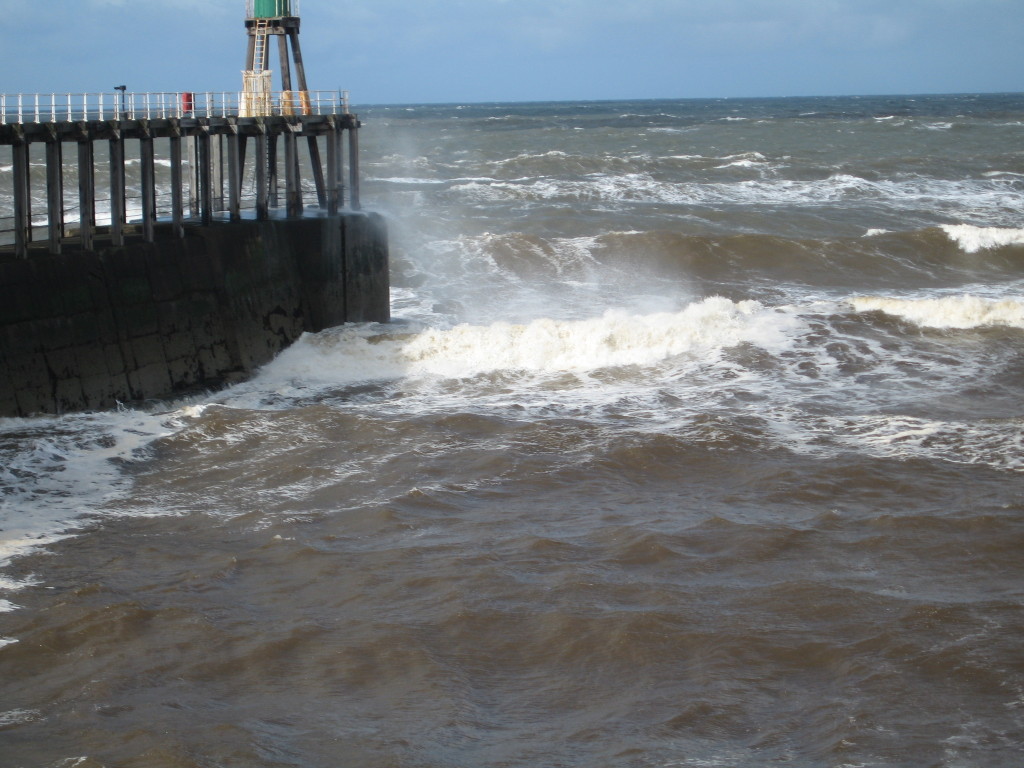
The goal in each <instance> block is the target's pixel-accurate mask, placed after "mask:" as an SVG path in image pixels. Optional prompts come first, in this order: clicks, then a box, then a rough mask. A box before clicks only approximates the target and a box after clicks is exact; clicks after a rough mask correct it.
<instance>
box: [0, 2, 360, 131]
mask: <svg viewBox="0 0 1024 768" xmlns="http://www.w3.org/2000/svg"><path fill="white" fill-rule="evenodd" d="M293 1H294V0H293ZM254 104H258V107H257V108H256V110H255V111H254V106H253V105H254ZM348 111H349V99H348V91H276V92H274V93H269V94H265V95H264V94H260V97H259V99H258V100H255V101H254V100H253V96H252V94H245V93H241V92H230V91H219V92H218V91H205V92H198V91H176V92H157V93H119V92H117V93H13V94H12V93H0V125H4V124H9V123H60V122H71V123H73V122H78V121H88V120H160V119H167V118H172V117H178V118H186V117H240V116H241V117H256V116H280V115H337V114H348Z"/></svg>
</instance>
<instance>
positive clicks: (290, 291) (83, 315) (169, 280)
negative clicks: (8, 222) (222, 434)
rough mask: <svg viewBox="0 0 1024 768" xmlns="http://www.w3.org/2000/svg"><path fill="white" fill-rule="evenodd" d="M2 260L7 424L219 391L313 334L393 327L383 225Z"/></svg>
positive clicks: (0, 317) (1, 409)
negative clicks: (358, 325) (356, 325)
mask: <svg viewBox="0 0 1024 768" xmlns="http://www.w3.org/2000/svg"><path fill="white" fill-rule="evenodd" d="M64 251H65V252H64V253H62V254H60V255H51V254H48V253H45V252H38V253H36V252H30V254H29V257H28V258H26V259H16V258H14V256H13V254H8V253H2V252H0V362H2V365H0V415H2V416H27V415H31V414H35V413H63V412H69V411H80V410H96V409H106V408H112V407H115V406H116V405H117V404H118V403H119V402H120V403H137V402H139V401H145V400H150V399H162V398H168V397H174V396H180V395H183V394H186V393H189V392H195V391H202V390H209V389H215V388H218V387H220V386H222V385H224V384H225V383H231V382H233V381H237V380H239V379H241V378H244V377H245V376H247V375H249V374H251V373H252V372H253V371H254V370H255V369H256V368H257V367H259V366H260V365H263V364H264V363H266V362H268V361H269V360H271V359H272V358H273V357H274V356H275V355H276V354H277V353H278V352H280V351H281V350H282V349H284V348H285V347H286V346H288V345H289V344H291V343H292V342H293V341H294V340H295V339H297V338H298V337H299V335H301V334H302V333H303V332H304V331H318V330H322V329H324V328H327V327H331V326H334V325H340V324H342V323H345V322H366V321H375V322H386V321H387V320H388V319H389V306H388V294H389V284H388V264H387V260H388V246H387V232H386V227H385V225H384V221H383V219H382V218H381V217H380V216H379V215H377V214H373V213H362V212H353V213H346V214H341V215H340V216H337V217H316V218H303V219H291V220H271V221H259V222H257V221H234V222H216V223H214V224H213V225H211V226H206V227H198V226H197V227H187V228H186V236H185V237H184V238H183V239H177V238H172V237H171V236H170V233H169V231H168V233H166V234H165V236H163V237H157V239H156V242H153V243H145V242H142V241H141V240H139V241H138V242H132V241H130V240H129V241H128V242H127V243H126V244H125V245H124V246H120V247H113V246H109V245H108V246H104V245H103V243H102V240H101V239H97V245H96V250H95V251H77V252H76V251H75V250H74V249H72V248H65V249H64Z"/></svg>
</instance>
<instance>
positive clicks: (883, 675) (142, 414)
mask: <svg viewBox="0 0 1024 768" xmlns="http://www.w3.org/2000/svg"><path fill="white" fill-rule="evenodd" d="M360 116H361V119H362V120H363V121H364V123H365V125H366V129H365V130H364V132H363V139H362V144H363V147H364V157H363V160H364V162H363V166H364V168H365V169H366V170H367V175H368V178H367V179H366V184H365V187H364V190H363V193H364V203H365V204H366V205H367V206H368V207H371V208H375V209H378V210H382V211H383V212H384V213H385V214H386V215H387V216H388V218H389V230H390V232H391V237H392V265H391V267H392V282H393V291H392V311H393V315H394V316H395V322H393V323H390V324H387V325H347V326H343V327H339V328H332V329H328V330H325V331H323V332H321V333H318V334H310V335H306V336H304V337H303V338H302V339H300V340H299V341H298V342H297V343H296V344H295V345H293V346H292V347H291V348H290V349H288V350H287V351H286V352H284V353H283V354H282V355H281V356H280V357H279V358H278V359H277V360H275V361H273V362H271V363H270V364H268V365H266V366H265V367H264V368H263V369H262V370H261V371H260V372H259V373H258V375H257V376H255V377H254V378H253V379H252V380H251V381H249V382H246V383H244V384H239V385H237V386H235V387H233V388H231V389H229V390H226V391H223V392H218V393H211V394H209V395H208V396H205V397H200V398H197V399H195V400H194V401H191V402H189V403H174V404H154V405H153V406H152V407H151V408H150V409H149V410H145V409H140V410H135V411H132V410H123V411H120V412H117V413H110V414H86V415H81V416H63V417H59V418H38V419H25V420H6V421H3V422H0V529H2V530H0V547H2V549H0V557H2V558H3V560H2V563H0V564H2V568H3V576H2V579H0V745H2V746H0V763H3V761H4V760H7V761H8V762H9V764H11V765H15V766H22V765H24V766H28V765H32V766H45V767H46V768H51V767H56V766H69V765H80V766H83V767H84V768H95V767H96V766H114V765H117V766H122V765H123V766H134V765H138V766H146V767H147V768H148V767H149V766H156V765H159V766H170V767H173V768H196V767H199V766H203V767H204V768H205V767H206V766H213V765H224V766H228V765H245V766H257V767H259V768H263V767H266V768H280V767H281V766H303V767H304V768H305V767H314V768H319V767H320V766H322V767H323V768H335V767H336V766H337V765H339V764H341V763H339V760H340V761H341V762H342V763H344V764H345V765H359V766H409V767H410V768H412V767H415V768H431V767H436V768H442V767H443V768H452V767H453V766H467V767H468V766H481V765H503V766H510V767H511V766H516V767H518V766H522V767H523V768H526V767H527V766H530V767H532V766H542V765H543V766H548V765H552V766H553V765H558V766H567V767H568V766H580V767H581V768H582V767H583V766H595V765H601V766H624V767H626V768H647V767H648V766H730V767H732V768H761V767H762V766H766V765H800V766H885V768H917V767H918V766H922V765H928V766H941V768H963V766H975V767H978V768H989V767H991V768H997V767H998V768H1003V766H1007V765H1013V764H1015V761H1017V760H1018V758H1019V755H1020V753H1021V750H1022V749H1024V667H1022V665H1021V662H1020V637H1021V636H1022V634H1024V590H1022V589H1021V584H1024V560H1022V559H1021V557H1020V552H1021V551H1022V547H1024V408H1022V403H1024V240H1022V237H1021V233H1022V232H1024V219H1022V215H1021V210H1024V155H1022V154H1021V152H1020V151H1019V149H1018V148H1019V147H1020V146H1021V144H1020V131H1021V127H1022V126H1024V101H1022V99H1021V97H1020V96H1015V95H1009V96H959V97H884V98H881V97H880V98H843V99H838V98H837V99H781V100H754V101H737V100H729V101H694V102H637V103H622V104H610V103H591V104H572V103H566V104H542V105H457V106H402V107H394V108H391V107H378V108H367V109H365V110H361V111H360ZM4 172H5V171H4V170H3V168H2V167H0V174H3V173H4ZM131 173H132V170H131V169H129V174H131ZM0 205H2V201H0ZM0 215H2V212H0Z"/></svg>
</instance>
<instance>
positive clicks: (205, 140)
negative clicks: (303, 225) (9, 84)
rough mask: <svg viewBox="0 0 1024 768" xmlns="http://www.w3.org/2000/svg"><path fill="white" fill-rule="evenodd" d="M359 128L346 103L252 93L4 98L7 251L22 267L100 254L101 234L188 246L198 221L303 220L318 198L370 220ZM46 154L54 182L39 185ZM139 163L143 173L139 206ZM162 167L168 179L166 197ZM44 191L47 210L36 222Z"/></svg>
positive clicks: (1, 231)
mask: <svg viewBox="0 0 1024 768" xmlns="http://www.w3.org/2000/svg"><path fill="white" fill-rule="evenodd" d="M359 125H360V124H359V120H358V117H357V116H356V115H354V114H352V113H351V112H350V111H349V105H348V98H347V94H345V93H344V92H336V91H312V92H309V91H299V92H296V91H280V92H277V93H274V92H269V91H265V92H263V93H261V94H259V99H258V102H257V101H255V100H254V99H253V97H252V94H251V93H246V92H241V93H195V92H187V91H183V92H179V93H125V92H124V91H121V92H119V93H108V94H103V93H93V94H59V95H58V94H31V95H25V94H16V95H10V94H0V147H9V152H10V158H11V167H12V171H13V173H12V182H11V187H12V188H11V190H10V194H11V197H12V198H13V215H10V216H3V215H0V247H3V246H4V245H6V246H9V247H10V246H13V249H14V252H15V254H16V255H17V256H18V257H20V258H24V257H25V256H27V254H28V251H29V249H30V248H31V247H32V246H33V244H37V245H38V244H40V243H44V244H45V247H46V249H47V250H48V251H49V252H50V253H53V254H57V253H60V252H61V251H62V249H63V248H64V247H66V245H68V244H69V243H73V244H74V245H75V246H77V247H80V248H82V249H85V250H89V249H91V248H92V247H93V244H94V239H95V238H96V236H97V234H98V233H99V232H102V233H103V234H104V235H105V236H106V237H107V238H109V242H110V244H112V245H115V246H116V245H122V244H123V243H124V238H125V232H126V225H127V224H128V223H129V222H132V223H133V224H135V229H137V230H138V231H139V232H140V233H141V236H142V238H143V240H144V241H145V242H153V240H154V238H155V236H156V225H157V222H158V221H160V220H166V221H168V222H169V223H170V225H171V227H170V233H171V236H173V237H179V238H180V237H183V236H184V225H185V222H186V221H187V220H192V221H194V222H197V223H199V224H204V225H209V224H210V223H211V222H212V221H213V220H214V219H215V218H217V217H221V218H228V219H231V220H237V219H240V218H242V216H243V211H251V214H250V215H251V216H252V217H254V218H255V219H257V220H266V219H269V218H271V216H273V215H278V216H285V217H292V218H294V217H298V216H301V215H303V212H304V210H305V208H306V202H307V198H308V197H309V195H310V194H311V193H312V194H313V195H315V197H314V198H313V201H314V206H315V207H316V208H318V209H320V210H322V211H324V212H325V213H326V214H327V215H336V214H337V213H338V212H339V211H340V210H342V209H343V208H345V207H348V208H349V209H350V210H359V208H360V201H359V138H358V136H359V134H358V130H359ZM302 139H305V146H303V142H302V141H301V140H302ZM103 145H105V146H106V152H105V153H101V152H98V151H97V147H98V146H103ZM68 150H71V151H68ZM71 152H74V155H73V158H72V159H71V160H70V162H69V161H68V158H67V157H66V156H67V155H69V154H71ZM40 154H42V155H43V156H44V157H45V169H46V170H45V177H44V178H42V179H40V178H35V177H34V174H33V173H32V167H33V158H34V157H35V158H38V155H40ZM129 158H130V161H129ZM321 158H325V160H326V162H322V161H321ZM128 162H131V163H132V164H135V163H137V164H138V173H137V188H136V189H135V190H134V194H129V190H128V189H127V187H126V179H127V178H128V177H127V174H126V168H125V166H126V163H128ZM158 166H159V167H160V170H161V172H162V171H163V169H164V168H166V169H168V170H167V171H166V173H164V175H165V176H167V178H161V179H160V184H159V187H160V194H159V195H158V191H157V190H158ZM304 169H305V170H306V171H307V173H308V174H309V178H307V179H304V178H303V173H302V171H303V170H304ZM69 178H73V179H74V180H75V183H73V184H69V183H68V179H69ZM40 188H42V189H43V190H44V191H45V196H43V195H38V194H37V195H36V199H38V198H40V197H45V205H40V204H38V203H37V206H36V207H38V208H40V210H33V199H34V198H33V191H34V190H37V189H40ZM75 188H77V189H75ZM3 191H4V192H6V191H7V190H3ZM100 205H101V206H102V208H103V209H105V210H104V211H103V212H102V214H103V215H102V216H100V217H98V216H97V213H98V206H100ZM101 227H102V229H101ZM40 230H42V232H44V233H45V236H42V235H41V233H40Z"/></svg>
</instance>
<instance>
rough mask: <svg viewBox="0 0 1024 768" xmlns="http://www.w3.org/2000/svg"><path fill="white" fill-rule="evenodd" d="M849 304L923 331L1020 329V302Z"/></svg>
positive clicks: (860, 300)
mask: <svg viewBox="0 0 1024 768" xmlns="http://www.w3.org/2000/svg"><path fill="white" fill-rule="evenodd" d="M850 303H851V304H852V305H853V307H854V309H856V310H857V311H858V312H871V311H879V312H884V313H885V314H887V315H892V316H894V317H900V318H903V319H904V320H909V321H911V322H912V323H915V324H917V325H920V326H924V327H926V328H983V327H989V326H1006V327H1010V328H1024V299H987V298H982V297H979V296H948V297H945V298H936V299H901V298H890V297H884V296H858V297H855V298H852V299H850Z"/></svg>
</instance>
